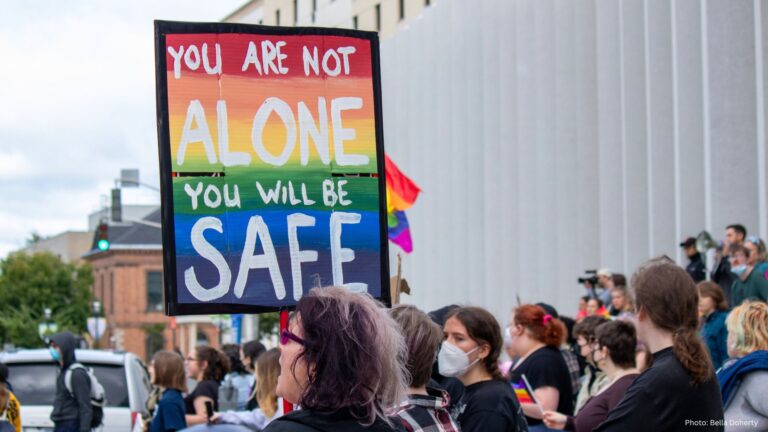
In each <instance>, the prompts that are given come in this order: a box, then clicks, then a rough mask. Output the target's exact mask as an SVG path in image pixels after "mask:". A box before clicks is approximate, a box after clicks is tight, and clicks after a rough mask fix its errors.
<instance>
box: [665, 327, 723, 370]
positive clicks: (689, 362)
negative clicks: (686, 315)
mask: <svg viewBox="0 0 768 432" xmlns="http://www.w3.org/2000/svg"><path fill="white" fill-rule="evenodd" d="M672 350H673V351H674V353H675V356H676V357H677V359H678V360H680V363H681V364H682V365H683V368H685V370H686V371H688V374H689V375H690V376H691V378H692V379H693V382H694V383H695V384H702V383H704V382H705V381H707V380H709V379H710V378H712V376H713V375H714V368H713V367H712V361H711V360H710V359H709V353H708V352H707V349H706V347H705V346H704V343H703V342H702V341H701V339H700V338H699V336H698V335H697V334H696V331H695V330H694V329H692V328H688V327H686V328H681V329H678V330H677V331H675V332H674V345H672Z"/></svg>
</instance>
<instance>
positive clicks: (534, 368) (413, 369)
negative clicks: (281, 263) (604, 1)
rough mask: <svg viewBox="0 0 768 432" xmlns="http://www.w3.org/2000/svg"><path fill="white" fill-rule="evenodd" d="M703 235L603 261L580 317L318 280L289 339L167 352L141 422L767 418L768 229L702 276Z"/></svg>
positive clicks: (722, 254) (77, 400) (499, 426)
mask: <svg viewBox="0 0 768 432" xmlns="http://www.w3.org/2000/svg"><path fill="white" fill-rule="evenodd" d="M691 240H692V239H687V240H686V241H684V242H683V243H681V247H683V248H684V250H685V252H686V255H687V256H688V257H689V258H690V259H691V263H690V265H688V267H687V268H685V269H684V268H683V267H680V266H678V265H677V264H676V263H674V262H673V261H672V260H671V259H669V258H667V257H659V258H655V259H651V260H649V261H647V262H646V263H644V264H643V265H641V266H640V268H639V269H638V270H637V271H636V272H635V273H634V274H633V276H632V278H631V280H630V281H629V283H628V281H627V280H626V278H625V277H624V276H623V275H620V274H614V273H612V272H611V271H609V270H606V269H603V270H600V271H597V272H595V273H596V274H595V277H594V279H591V280H590V281H585V286H586V288H587V295H586V296H584V297H583V298H582V299H581V300H580V303H579V310H578V313H577V315H576V317H575V319H570V318H568V317H565V316H561V315H560V314H559V313H558V311H557V310H556V309H555V308H553V307H552V306H551V305H548V304H545V303H538V304H520V305H518V306H517V307H515V308H514V309H512V310H511V311H510V315H509V320H508V321H507V322H505V323H504V324H503V325H502V324H500V323H499V322H498V321H497V320H496V318H495V317H494V316H493V315H492V314H491V313H490V312H488V311H487V310H485V309H483V308H480V307H474V306H458V305H449V306H445V307H443V308H440V309H438V310H435V311H432V312H429V313H426V312H424V311H422V310H419V309H418V308H417V307H415V306H412V305H395V306H393V307H392V308H389V309H387V308H385V307H383V306H382V305H381V304H380V303H378V302H377V301H376V300H374V299H373V298H372V297H370V296H369V295H367V294H359V293H353V292H351V291H349V290H347V289H344V288H338V287H328V288H316V289H313V290H311V291H310V292H309V294H308V295H305V296H303V297H302V298H301V299H300V300H299V301H298V303H297V305H296V309H295V311H294V312H293V313H292V315H291V318H290V321H289V324H288V327H287V328H286V329H283V330H282V331H281V333H280V335H279V347H278V348H275V349H271V350H267V349H266V348H265V347H264V346H263V345H262V344H260V343H259V342H256V341H252V342H248V343H246V344H243V345H242V347H241V346H238V345H226V346H224V347H222V350H218V349H215V348H212V347H208V346H198V347H196V348H195V349H194V350H193V351H192V352H190V353H189V354H188V355H187V356H186V357H185V356H183V355H182V354H181V353H180V352H171V351H160V352H157V353H155V354H154V356H153V358H152V360H151V362H150V364H149V371H150V377H151V381H152V383H153V385H154V386H155V389H154V390H153V392H152V395H151V396H150V398H149V401H148V404H147V405H148V412H149V415H148V416H147V417H146V418H145V422H144V423H141V424H140V425H139V426H138V427H137V428H136V430H148V431H151V432H167V431H179V430H185V429H188V430H190V431H192V430H196V428H199V430H208V429H211V428H213V429H216V428H228V429H227V430H243V431H262V430H263V431H266V432H282V431H297V432H310V431H314V432H316V431H342V432H343V431H359V430H371V431H382V432H384V431H409V432H416V431H423V432H458V431H465V432H486V431H499V432H506V431H526V430H528V431H550V430H570V431H578V432H581V431H635V430H637V431H647V430H653V431H679V430H688V429H691V430H694V429H695V430H712V431H722V430H726V431H747V430H748V431H757V430H768V397H766V396H765V394H764V392H763V391H762V390H763V389H764V388H766V387H768V305H766V294H768V290H766V289H765V287H766V286H768V280H767V279H766V277H767V275H766V271H767V270H768V264H766V261H765V246H764V243H763V242H762V241H761V240H759V239H756V238H753V237H746V231H745V230H744V229H743V227H741V226H740V225H732V226H729V227H728V228H727V235H726V242H725V244H724V245H723V248H722V249H721V250H720V251H718V254H717V261H716V264H715V266H714V270H713V271H712V272H711V276H710V278H711V280H709V281H708V280H697V279H700V278H701V276H702V274H704V276H706V267H705V266H704V262H703V260H702V259H701V257H700V256H697V255H696V254H699V252H698V251H696V252H695V253H694V251H695V250H696V249H695V248H696V246H697V245H696V241H695V240H693V242H691ZM725 268H727V269H729V272H730V279H728V278H726V276H724V273H723V269H725ZM724 286H725V287H727V289H724ZM50 350H51V356H52V357H53V359H54V360H55V361H56V362H58V363H59V365H60V367H61V368H62V370H64V371H65V370H67V369H72V365H74V364H75V362H76V360H75V359H74V342H73V338H72V335H71V334H66V333H65V334H60V335H55V336H53V337H52V338H51V344H50ZM504 353H506V355H507V356H508V357H509V360H508V361H507V360H506V359H503V358H502V356H503V354H504ZM75 372H76V373H71V372H70V373H67V374H65V373H62V374H59V378H58V381H60V382H57V388H56V402H55V404H54V411H53V415H52V419H53V420H54V422H55V424H56V428H55V431H57V432H59V431H70V430H71V431H77V430H88V425H89V424H90V422H91V417H89V416H90V415H91V414H88V416H83V415H82V410H83V409H86V408H87V407H90V404H87V403H84V402H83V401H84V400H86V401H87V400H88V396H91V397H92V395H90V394H85V393H87V391H86V389H88V388H89V384H90V383H88V382H87V380H88V379H89V378H88V375H87V374H86V373H85V372H84V371H82V370H75ZM67 376H69V378H67ZM67 380H74V381H72V382H76V384H77V386H74V387H75V388H76V390H71V386H72V385H71V384H69V383H68V382H67ZM6 381H7V372H5V375H4V374H3V368H2V365H0V409H4V410H3V411H2V412H0V414H3V415H5V416H6V418H7V419H11V420H16V418H17V415H18V414H17V413H18V402H17V401H15V398H14V397H13V395H12V393H11V392H10V391H9V390H10V389H9V388H7V387H8V386H6V385H5V382H6ZM192 384H193V385H194V387H192ZM284 402H286V403H290V404H293V406H294V409H293V410H290V412H284V409H283V408H284V406H285V405H284ZM85 405H87V407H84V406H85ZM86 411H87V409H86ZM78 413H80V414H78ZM89 413H90V411H89ZM0 423H2V418H0ZM222 425H229V426H222ZM142 426H143V427H142Z"/></svg>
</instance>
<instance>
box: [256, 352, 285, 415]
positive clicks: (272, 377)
mask: <svg viewBox="0 0 768 432" xmlns="http://www.w3.org/2000/svg"><path fill="white" fill-rule="evenodd" d="M255 369H256V372H255V375H256V385H255V386H254V388H253V395H251V397H253V396H256V401H258V402H259V408H261V412H262V413H264V415H265V416H267V417H268V418H272V417H274V416H275V413H276V412H277V395H276V394H275V390H276V389H277V377H278V376H280V350H278V349H277V348H272V349H271V350H269V351H267V352H265V353H264V354H262V355H260V356H259V358H258V359H257V360H256V365H255Z"/></svg>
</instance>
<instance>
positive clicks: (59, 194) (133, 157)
mask: <svg viewBox="0 0 768 432" xmlns="http://www.w3.org/2000/svg"><path fill="white" fill-rule="evenodd" d="M244 1H245V0H217V1H206V0H199V1H190V0H164V1H159V2H158V1H153V0H136V1H130V2H128V1H122V2H118V1H114V2H113V1H110V2H103V1H97V0H89V1H66V2H62V1H56V0H48V1H45V0H29V1H24V2H12V3H10V4H9V5H5V7H4V8H3V14H0V52H2V53H3V67H2V68H0V94H1V95H3V97H2V101H1V102H0V202H2V203H3V205H2V207H0V258H2V257H4V256H5V255H6V254H7V253H8V252H9V251H10V250H14V249H17V248H19V247H23V245H24V241H25V239H26V238H27V237H28V236H29V233H31V232H32V231H37V232H39V233H40V234H43V235H53V234H56V233H58V232H61V231H66V230H68V229H85V228H86V225H87V215H88V213H90V212H92V211H94V210H97V209H98V208H99V207H100V206H101V201H102V197H103V196H105V195H106V194H108V193H109V189H110V188H111V187H112V186H113V184H114V179H115V178H116V177H117V176H118V175H119V172H120V169H121V168H139V169H140V170H141V177H142V181H144V182H148V183H151V184H155V185H156V184H158V178H159V175H158V156H157V141H156V140H157V135H156V130H155V129H156V124H155V122H156V119H155V87H154V85H155V71H154V64H155V60H154V56H155V53H154V30H153V20H154V19H168V20H177V21H218V20H220V19H221V18H222V17H223V16H226V15H227V14H228V13H230V12H232V11H233V10H235V9H237V8H238V7H239V6H241V5H242V4H243V3H244ZM153 197H154V199H155V202H159V197H158V196H157V194H156V193H152V192H150V193H149V194H146V193H144V194H142V193H134V192H129V193H127V194H125V197H124V202H125V203H126V204H130V203H139V202H141V203H146V202H147V200H148V199H149V200H151V199H153ZM126 198H127V199H128V200H136V201H126Z"/></svg>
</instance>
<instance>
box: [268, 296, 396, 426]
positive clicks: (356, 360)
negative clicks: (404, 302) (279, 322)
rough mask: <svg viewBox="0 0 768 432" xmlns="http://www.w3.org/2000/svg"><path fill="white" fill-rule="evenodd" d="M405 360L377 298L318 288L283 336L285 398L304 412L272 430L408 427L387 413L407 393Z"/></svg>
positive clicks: (280, 391) (281, 389)
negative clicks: (375, 299)
mask: <svg viewBox="0 0 768 432" xmlns="http://www.w3.org/2000/svg"><path fill="white" fill-rule="evenodd" d="M405 358H406V347H405V342H404V340H403V337H402V336H401V334H400V332H399V331H398V327H397V324H395V322H394V321H393V320H392V318H390V317H389V315H388V314H387V312H386V310H385V309H383V308H382V307H381V305H379V304H378V303H377V302H376V301H374V300H373V298H371V297H370V296H369V295H367V294H356V293H352V292H350V291H349V290H347V289H345V288H336V287H331V288H315V289H313V290H312V291H310V292H309V294H308V295H306V296H304V297H302V298H301V300H299V302H298V304H297V305H296V311H295V313H294V315H293V317H292V318H291V321H290V323H289V325H288V329H286V330H283V331H282V332H281V334H280V376H279V377H278V379H277V395H278V396H280V397H282V398H284V399H286V400H288V401H290V402H292V403H295V404H299V405H301V410H299V411H294V412H291V413H289V414H287V415H284V416H283V417H280V418H278V419H276V420H274V421H273V422H271V423H270V424H269V425H268V426H267V427H266V429H264V431H265V432H283V431H291V432H304V431H312V432H317V431H340V432H343V431H362V430H366V431H379V432H385V431H387V432H388V431H393V430H402V429H396V427H401V426H399V424H398V423H399V422H398V423H396V422H393V421H392V420H391V419H389V418H388V417H387V416H386V415H385V410H386V409H388V408H390V407H393V406H395V405H397V404H398V403H400V401H402V400H403V399H404V398H405V396H406V389H407V384H406V383H407V381H406V377H407V376H408V373H407V372H406V370H405ZM396 425H397V426H396Z"/></svg>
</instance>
